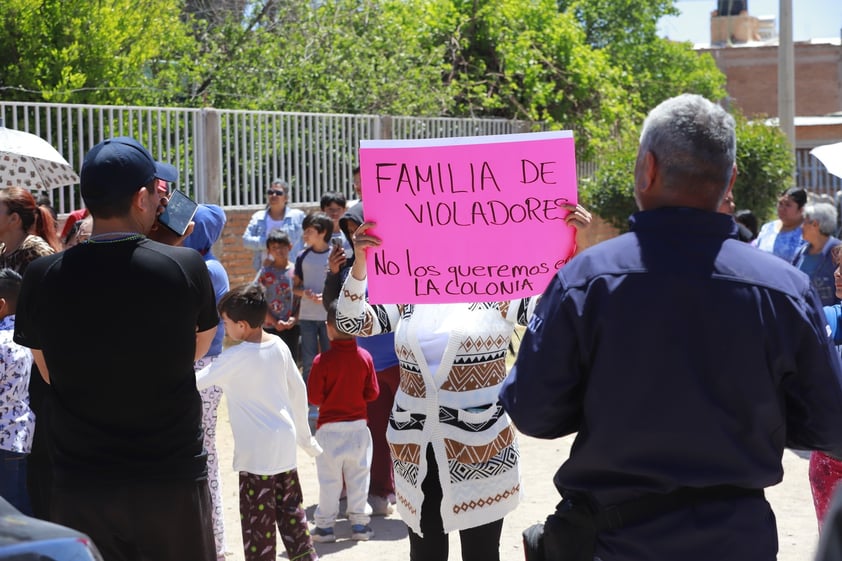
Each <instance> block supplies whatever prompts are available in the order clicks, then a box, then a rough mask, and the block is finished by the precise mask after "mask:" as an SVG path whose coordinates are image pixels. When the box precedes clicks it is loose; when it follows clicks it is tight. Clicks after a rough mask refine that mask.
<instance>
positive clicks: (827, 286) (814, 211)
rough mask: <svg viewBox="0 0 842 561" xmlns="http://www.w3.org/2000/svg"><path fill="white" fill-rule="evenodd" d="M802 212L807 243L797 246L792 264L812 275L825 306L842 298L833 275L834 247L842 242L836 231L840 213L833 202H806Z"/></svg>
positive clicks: (803, 229)
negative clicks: (837, 290)
mask: <svg viewBox="0 0 842 561" xmlns="http://www.w3.org/2000/svg"><path fill="white" fill-rule="evenodd" d="M802 214H803V216H804V222H803V223H802V224H801V230H802V233H801V235H802V236H803V237H804V241H806V242H807V243H805V244H803V245H802V246H801V247H799V248H798V251H796V253H795V257H794V258H793V260H792V264H793V265H795V266H796V267H798V268H799V269H801V270H802V271H804V272H805V273H807V276H809V277H810V282H811V283H812V284H813V286H814V287H815V288H816V290H817V291H818V293H819V298H821V301H822V305H823V306H831V305H833V304H837V303H838V302H839V299H838V298H837V297H836V286H835V282H834V279H833V271H834V270H835V269H836V263H835V260H834V248H835V247H836V246H838V245H839V244H840V243H842V242H840V241H839V240H838V239H837V238H835V237H833V234H834V232H836V229H837V222H836V221H837V218H838V213H837V212H836V208H834V206H833V205H831V204H828V203H815V204H813V203H810V204H806V205H804V209H803V211H802Z"/></svg>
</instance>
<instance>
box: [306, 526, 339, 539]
mask: <svg viewBox="0 0 842 561" xmlns="http://www.w3.org/2000/svg"><path fill="white" fill-rule="evenodd" d="M310 537H311V538H312V539H313V541H314V542H317V543H331V542H335V541H336V534H334V533H333V528H319V527H318V526H316V527H315V528H313V531H312V532H310Z"/></svg>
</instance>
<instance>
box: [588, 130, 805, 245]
mask: <svg viewBox="0 0 842 561" xmlns="http://www.w3.org/2000/svg"><path fill="white" fill-rule="evenodd" d="M735 119H736V121H737V129H736V132H737V180H736V181H735V183H734V189H733V194H734V200H735V202H736V204H737V208H739V209H743V208H747V209H751V210H752V211H753V212H754V214H755V215H757V216H758V217H759V218H760V219H761V220H762V219H763V218H764V217H766V216H768V215H770V214H771V212H772V209H773V207H774V205H775V202H776V201H777V198H778V196H779V195H780V193H782V192H783V191H784V190H786V189H787V188H788V187H790V186H791V182H792V173H793V167H794V163H793V161H792V156H791V154H790V148H789V143H788V141H787V139H786V136H785V135H784V133H783V132H782V131H781V130H780V129H779V128H777V127H774V126H770V125H767V124H766V123H765V122H763V121H749V120H747V119H746V118H745V117H743V116H742V115H735ZM637 138H638V134H637V133H636V134H631V133H629V134H626V135H624V137H623V140H622V141H621V142H618V143H617V144H615V145H614V146H612V147H611V148H610V149H608V150H607V151H606V153H605V154H604V156H603V158H602V160H601V162H602V163H601V165H600V167H599V169H598V170H597V171H596V173H595V174H594V176H593V177H591V178H587V179H584V180H582V181H581V182H580V184H581V189H580V198H581V202H582V203H583V204H584V205H585V206H587V207H589V208H592V209H596V210H597V213H598V214H599V216H600V217H602V218H603V219H604V220H606V221H607V222H608V223H609V224H611V225H612V226H614V227H615V228H617V229H619V230H620V231H626V230H627V229H628V217H629V216H630V215H631V214H632V213H634V212H635V211H636V210H637V205H636V203H635V200H634V164H635V160H636V157H637V145H638V142H637Z"/></svg>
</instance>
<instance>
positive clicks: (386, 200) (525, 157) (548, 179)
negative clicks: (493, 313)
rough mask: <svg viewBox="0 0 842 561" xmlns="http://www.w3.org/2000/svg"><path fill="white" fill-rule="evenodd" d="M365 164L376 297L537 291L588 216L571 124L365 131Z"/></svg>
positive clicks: (492, 296) (434, 298) (477, 297)
mask: <svg viewBox="0 0 842 561" xmlns="http://www.w3.org/2000/svg"><path fill="white" fill-rule="evenodd" d="M360 169H361V174H362V188H363V193H364V195H365V201H366V217H367V218H369V219H370V220H372V221H376V222H377V232H376V233H377V235H378V236H379V238H373V239H376V240H377V244H374V243H370V244H365V245H364V247H373V248H375V249H374V250H373V251H369V253H370V255H369V256H368V260H367V265H368V270H367V276H368V287H369V300H370V301H371V302H372V303H406V304H410V303H418V302H425V303H435V302H490V301H501V300H511V299H513V298H520V297H524V296H531V295H534V294H539V293H540V292H542V291H543V289H544V287H546V285H547V283H548V282H549V279H550V277H551V276H552V275H553V274H555V271H556V270H557V269H558V267H560V266H562V265H563V264H564V263H566V262H567V260H568V259H569V258H570V257H571V256H572V255H573V253H574V251H575V230H574V228H572V227H571V226H586V225H587V224H588V223H589V222H590V213H588V212H587V211H586V210H585V209H584V208H582V207H581V206H579V205H577V204H576V199H577V194H576V161H575V151H574V147H573V136H572V133H570V132H569V131H554V132H548V133H526V134H512V135H499V136H485V137H462V138H446V139H423V140H411V141H394V140H390V141H373V140H371V141H363V142H362V143H361V148H360ZM373 226H374V225H373V224H372V225H370V226H369V227H370V228H373ZM361 236H371V232H366V233H365V234H361ZM368 241H371V238H369V239H368ZM355 243H356V242H355ZM360 249H363V248H360ZM360 267H361V266H360ZM360 267H356V268H357V269H359V268H360ZM355 276H357V275H355ZM365 276H366V275H365V273H362V271H360V276H359V277H358V278H364V277H365Z"/></svg>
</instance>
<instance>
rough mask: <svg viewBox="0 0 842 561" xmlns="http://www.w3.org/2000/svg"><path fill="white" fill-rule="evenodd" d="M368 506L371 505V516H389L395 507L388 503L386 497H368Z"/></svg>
mask: <svg viewBox="0 0 842 561" xmlns="http://www.w3.org/2000/svg"><path fill="white" fill-rule="evenodd" d="M368 504H370V505H371V515H372V516H389V515H390V514H392V513H393V512H395V507H393V506H392V503H390V502H389V499H387V498H386V497H378V496H377V495H369V496H368Z"/></svg>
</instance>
